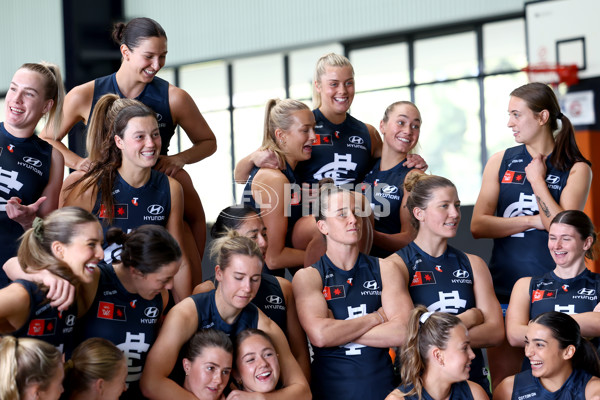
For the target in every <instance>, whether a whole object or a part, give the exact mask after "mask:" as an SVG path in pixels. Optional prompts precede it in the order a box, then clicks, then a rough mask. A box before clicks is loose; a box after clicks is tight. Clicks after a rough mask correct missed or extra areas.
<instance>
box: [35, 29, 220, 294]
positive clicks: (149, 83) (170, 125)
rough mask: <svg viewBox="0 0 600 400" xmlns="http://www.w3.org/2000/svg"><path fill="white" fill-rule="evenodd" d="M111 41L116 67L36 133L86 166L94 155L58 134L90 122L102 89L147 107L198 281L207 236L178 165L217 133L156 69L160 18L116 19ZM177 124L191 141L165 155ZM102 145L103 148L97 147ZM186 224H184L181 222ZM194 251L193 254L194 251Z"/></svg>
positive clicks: (211, 148) (76, 92) (79, 90)
mask: <svg viewBox="0 0 600 400" xmlns="http://www.w3.org/2000/svg"><path fill="white" fill-rule="evenodd" d="M112 37H113V39H114V41H115V42H116V43H117V44H118V45H119V46H120V47H119V48H120V52H121V56H122V62H121V66H120V67H119V70H118V71H117V72H116V73H114V74H112V75H109V76H105V77H102V78H99V79H96V80H94V81H90V82H87V83H84V84H83V85H79V86H77V87H75V88H73V89H72V90H71V91H70V92H69V93H68V94H67V96H66V98H65V107H64V113H63V115H64V121H63V123H62V124H59V126H57V127H54V129H48V128H47V129H45V130H44V131H43V132H42V134H41V137H42V138H43V139H45V140H47V141H48V142H50V143H51V144H52V145H53V146H54V147H55V148H56V149H58V150H60V152H61V153H62V154H63V156H64V157H65V163H66V165H67V166H68V167H70V168H73V169H75V170H78V171H82V172H85V171H87V170H88V169H89V168H90V166H91V163H93V162H95V161H96V160H97V159H96V155H95V154H94V153H93V152H90V151H89V149H88V158H82V157H81V156H83V155H81V154H80V155H77V154H75V153H74V152H72V151H70V150H69V149H68V148H67V147H66V146H65V145H64V144H63V143H62V142H61V140H62V139H63V138H64V137H65V136H66V135H67V133H68V132H69V130H70V129H71V128H72V127H73V126H74V125H75V124H76V123H77V122H79V121H83V122H84V123H85V124H86V125H89V123H90V121H89V120H90V118H91V117H92V113H93V110H94V108H95V107H96V103H97V101H98V100H99V99H100V97H102V95H104V94H108V93H114V94H117V95H118V96H119V97H121V98H128V99H136V100H139V101H140V102H142V103H144V104H145V105H147V106H148V107H150V108H151V109H152V110H153V111H154V112H155V114H156V116H157V119H158V120H159V130H160V136H161V138H162V148H161V151H160V156H159V157H158V162H157V163H156V166H155V168H156V169H157V170H158V171H160V172H163V173H164V174H166V175H168V176H170V177H173V178H175V179H177V180H178V181H179V183H180V184H181V185H182V187H183V193H184V196H185V203H184V206H185V209H184V217H185V220H186V222H187V224H189V229H191V234H189V235H185V237H184V238H183V239H185V240H186V242H185V244H184V246H183V247H184V251H185V252H186V254H187V253H189V254H190V256H189V257H191V261H192V263H193V266H194V269H193V273H194V282H195V283H200V282H202V270H201V268H200V262H201V260H202V254H203V252H204V244H205V240H206V221H205V216H204V209H203V207H202V203H201V201H200V198H199V197H198V194H197V193H196V191H195V189H194V187H193V184H192V180H191V178H190V176H189V175H188V173H187V172H186V171H185V170H183V169H182V168H183V167H184V166H185V165H186V164H193V163H196V162H198V161H200V160H203V159H204V158H206V157H208V156H210V155H211V154H213V153H214V152H215V151H216V148H217V144H216V139H215V136H214V134H213V132H212V131H211V129H210V127H209V126H208V124H207V123H206V121H205V120H204V117H203V116H202V114H201V113H200V111H199V110H198V107H197V106H196V104H195V103H194V100H193V99H192V97H191V96H190V95H189V94H188V93H187V92H186V91H185V90H183V89H180V88H178V87H176V86H173V85H171V84H169V82H167V81H165V80H163V79H161V78H159V77H157V76H156V74H157V73H158V72H159V71H160V69H161V68H162V67H163V66H164V65H165V59H166V55H167V35H166V33H165V31H164V29H163V28H162V27H161V26H160V24H159V23H158V22H156V21H154V20H152V19H150V18H134V19H132V20H131V21H129V22H128V23H127V24H125V23H122V22H119V23H117V24H115V26H114V28H113V32H112ZM177 125H179V126H180V127H181V128H183V130H184V131H185V133H186V134H187V136H188V138H189V139H190V141H191V142H192V147H191V148H189V149H187V150H185V151H182V152H181V153H177V154H173V155H167V151H168V149H169V143H170V141H171V137H172V136H173V134H174V132H175V128H176V127H177ZM100 151H102V150H100ZM186 230H187V227H186ZM197 253H198V254H197Z"/></svg>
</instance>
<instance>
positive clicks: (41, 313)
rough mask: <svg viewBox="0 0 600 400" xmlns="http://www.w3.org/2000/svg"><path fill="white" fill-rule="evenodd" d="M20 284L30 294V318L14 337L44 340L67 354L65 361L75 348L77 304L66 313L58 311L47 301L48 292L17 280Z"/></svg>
mask: <svg viewBox="0 0 600 400" xmlns="http://www.w3.org/2000/svg"><path fill="white" fill-rule="evenodd" d="M14 283H15V284H19V285H21V286H23V287H24V288H25V290H27V293H29V302H30V304H29V317H28V318H27V322H25V325H23V326H22V327H21V328H19V329H17V330H16V331H15V332H13V333H11V335H12V336H14V337H29V338H33V339H39V340H43V341H44V342H48V343H50V344H51V345H54V346H56V347H57V348H58V349H59V350H60V351H61V352H62V353H64V354H65V359H67V360H68V359H69V358H70V357H71V352H72V351H73V349H74V348H75V346H74V335H75V332H74V328H75V323H76V322H78V321H77V302H73V304H72V305H71V306H70V307H69V308H68V309H67V310H66V311H58V310H57V309H56V308H53V307H51V306H50V302H49V301H48V300H46V292H44V291H42V290H40V288H39V286H38V285H37V284H36V283H33V282H30V281H25V280H22V279H17V280H16V281H15V282H14Z"/></svg>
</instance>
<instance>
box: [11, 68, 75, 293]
mask: <svg viewBox="0 0 600 400" xmlns="http://www.w3.org/2000/svg"><path fill="white" fill-rule="evenodd" d="M63 97H64V89H63V84H62V78H61V75H60V70H59V69H58V67H57V66H56V65H52V64H45V63H40V64H36V63H27V64H23V65H22V66H21V67H20V68H19V69H18V70H17V72H15V74H14V76H13V77H12V80H11V82H10V86H9V88H8V92H7V93H6V99H5V102H4V107H5V108H4V115H5V121H4V122H2V123H0V170H2V183H0V242H1V243H2V246H0V267H1V266H2V265H3V264H4V263H5V262H6V261H7V260H8V259H9V258H11V257H14V256H15V255H16V254H17V249H18V247H19V237H20V236H21V235H22V234H23V232H24V231H25V230H27V229H29V228H31V224H32V222H33V219H34V218H35V217H36V215H37V216H39V217H44V216H46V215H48V214H49V213H50V212H51V211H52V210H55V209H56V208H57V206H58V195H59V192H60V185H61V184H62V179H63V169H64V168H63V166H64V161H63V157H62V156H61V155H60V152H58V151H57V150H53V149H52V147H51V146H48V144H47V143H44V142H43V141H42V140H40V139H39V138H38V137H37V136H36V135H35V127H36V125H37V124H38V122H39V121H40V119H41V118H42V117H43V116H44V115H47V116H48V125H60V121H61V110H62V102H63ZM9 283H10V281H9V280H8V278H7V277H6V275H5V274H4V272H3V271H2V270H0V289H1V288H3V287H5V286H7V285H8V284H9Z"/></svg>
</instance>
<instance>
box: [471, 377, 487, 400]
mask: <svg viewBox="0 0 600 400" xmlns="http://www.w3.org/2000/svg"><path fill="white" fill-rule="evenodd" d="M467 384H468V385H469V389H471V394H472V395H473V400H489V399H490V397H489V396H488V395H487V393H486V392H485V390H483V388H482V387H481V386H479V384H477V383H475V382H471V381H467Z"/></svg>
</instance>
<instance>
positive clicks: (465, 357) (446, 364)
mask: <svg viewBox="0 0 600 400" xmlns="http://www.w3.org/2000/svg"><path fill="white" fill-rule="evenodd" d="M470 343H471V341H470V339H469V332H468V331H467V328H466V327H465V326H464V325H462V324H459V325H456V326H455V327H454V328H452V329H451V330H450V338H449V339H448V343H447V345H446V349H444V350H440V352H441V357H442V360H443V368H444V372H445V374H446V375H447V376H448V378H449V381H450V382H461V381H464V380H467V379H469V373H470V372H471V361H472V360H473V359H474V358H475V353H473V350H471V346H470Z"/></svg>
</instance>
